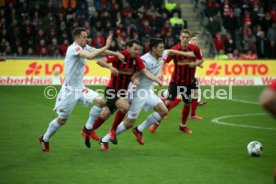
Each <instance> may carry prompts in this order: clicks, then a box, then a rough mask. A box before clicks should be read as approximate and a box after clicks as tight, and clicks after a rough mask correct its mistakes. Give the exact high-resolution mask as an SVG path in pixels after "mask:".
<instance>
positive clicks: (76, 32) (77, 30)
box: [72, 27, 85, 39]
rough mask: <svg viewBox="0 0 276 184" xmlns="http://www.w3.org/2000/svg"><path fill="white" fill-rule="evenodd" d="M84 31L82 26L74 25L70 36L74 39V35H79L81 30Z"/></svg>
mask: <svg viewBox="0 0 276 184" xmlns="http://www.w3.org/2000/svg"><path fill="white" fill-rule="evenodd" d="M83 31H84V32H85V29H84V28H83V27H76V28H75V29H73V31H72V37H73V39H75V37H76V36H79V35H81V32H83Z"/></svg>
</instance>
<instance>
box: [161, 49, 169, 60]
mask: <svg viewBox="0 0 276 184" xmlns="http://www.w3.org/2000/svg"><path fill="white" fill-rule="evenodd" d="M167 57H168V51H167V50H164V51H163V53H162V59H164V60H165V58H167Z"/></svg>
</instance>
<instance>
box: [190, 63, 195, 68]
mask: <svg viewBox="0 0 276 184" xmlns="http://www.w3.org/2000/svg"><path fill="white" fill-rule="evenodd" d="M196 66H197V65H196V62H191V63H189V67H190V68H195V67H196Z"/></svg>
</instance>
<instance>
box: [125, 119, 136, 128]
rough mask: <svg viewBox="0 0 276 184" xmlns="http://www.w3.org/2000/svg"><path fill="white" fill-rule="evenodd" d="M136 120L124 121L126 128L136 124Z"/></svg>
mask: <svg viewBox="0 0 276 184" xmlns="http://www.w3.org/2000/svg"><path fill="white" fill-rule="evenodd" d="M134 122H135V120H132V119H127V120H126V121H125V122H124V126H125V128H126V129H130V128H132V127H133V125H134Z"/></svg>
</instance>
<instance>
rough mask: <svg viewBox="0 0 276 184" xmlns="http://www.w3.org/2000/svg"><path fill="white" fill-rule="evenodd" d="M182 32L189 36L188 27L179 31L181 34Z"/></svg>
mask: <svg viewBox="0 0 276 184" xmlns="http://www.w3.org/2000/svg"><path fill="white" fill-rule="evenodd" d="M182 33H187V34H188V35H189V36H191V32H190V30H189V29H182V30H181V32H180V35H181V34H182Z"/></svg>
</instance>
